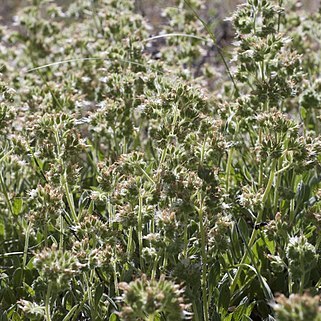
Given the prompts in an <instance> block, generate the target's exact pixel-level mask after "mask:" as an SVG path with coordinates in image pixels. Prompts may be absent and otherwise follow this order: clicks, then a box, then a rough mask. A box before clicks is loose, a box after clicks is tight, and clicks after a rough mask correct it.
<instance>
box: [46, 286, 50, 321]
mask: <svg viewBox="0 0 321 321" xmlns="http://www.w3.org/2000/svg"><path fill="white" fill-rule="evenodd" d="M51 289H52V282H51V281H50V282H49V284H48V288H47V294H46V301H45V318H46V321H51V314H50V296H51Z"/></svg>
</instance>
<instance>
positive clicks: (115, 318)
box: [109, 313, 118, 321]
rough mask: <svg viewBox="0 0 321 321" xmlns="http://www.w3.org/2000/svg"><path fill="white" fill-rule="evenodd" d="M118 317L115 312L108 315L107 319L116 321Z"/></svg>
mask: <svg viewBox="0 0 321 321" xmlns="http://www.w3.org/2000/svg"><path fill="white" fill-rule="evenodd" d="M117 320H118V317H117V314H115V313H113V314H112V315H111V316H110V317H109V321H117Z"/></svg>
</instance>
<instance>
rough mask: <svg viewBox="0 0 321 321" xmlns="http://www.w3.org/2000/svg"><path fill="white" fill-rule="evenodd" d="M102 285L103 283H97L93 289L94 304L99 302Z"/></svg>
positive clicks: (102, 290) (102, 289)
mask: <svg viewBox="0 0 321 321" xmlns="http://www.w3.org/2000/svg"><path fill="white" fill-rule="evenodd" d="M104 289H105V288H104V285H103V284H99V285H98V286H97V287H96V291H95V304H96V306H97V305H98V304H99V301H100V299H101V297H102V295H103V293H104Z"/></svg>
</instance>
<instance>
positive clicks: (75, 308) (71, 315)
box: [62, 304, 79, 321]
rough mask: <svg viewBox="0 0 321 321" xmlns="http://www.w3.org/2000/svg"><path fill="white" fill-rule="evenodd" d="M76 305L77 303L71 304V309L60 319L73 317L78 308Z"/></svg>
mask: <svg viewBox="0 0 321 321" xmlns="http://www.w3.org/2000/svg"><path fill="white" fill-rule="evenodd" d="M78 307H79V305H78V304H77V305H75V306H73V307H72V308H71V310H70V311H69V312H68V313H67V315H66V316H65V317H64V318H63V320H62V321H68V320H70V319H71V318H72V317H73V315H74V313H75V311H76V310H77V309H78Z"/></svg>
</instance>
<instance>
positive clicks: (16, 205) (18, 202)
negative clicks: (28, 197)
mask: <svg viewBox="0 0 321 321" xmlns="http://www.w3.org/2000/svg"><path fill="white" fill-rule="evenodd" d="M22 205H23V200H22V198H15V199H14V201H13V204H12V207H13V208H12V210H13V213H14V214H15V215H19V214H20V213H21V211H22Z"/></svg>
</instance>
